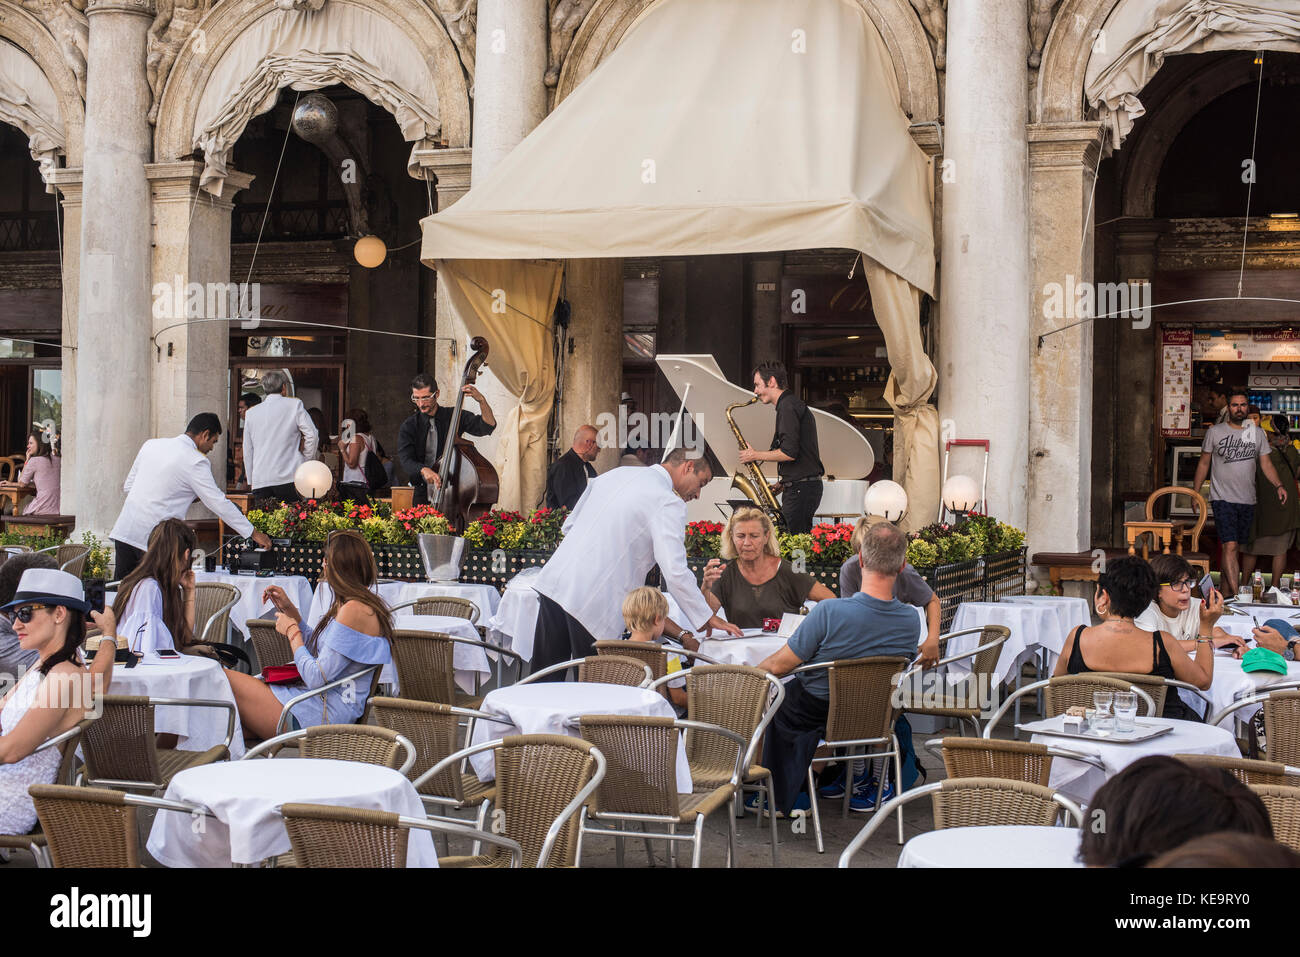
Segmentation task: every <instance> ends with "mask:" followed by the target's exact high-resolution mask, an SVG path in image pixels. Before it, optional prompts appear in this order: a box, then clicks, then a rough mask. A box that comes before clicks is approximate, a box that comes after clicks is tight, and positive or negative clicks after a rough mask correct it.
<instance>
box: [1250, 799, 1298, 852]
mask: <svg viewBox="0 0 1300 957" xmlns="http://www.w3.org/2000/svg"><path fill="white" fill-rule="evenodd" d="M1250 789H1251V790H1252V791H1254V792H1255V793H1256V794H1258V795H1259V799H1260V800H1261V801H1263V802H1264V807H1266V808H1268V816H1269V819H1270V820H1271V821H1272V822H1273V840H1275V841H1279V842H1281V843H1283V844H1285V845H1286V846H1287V847H1289V848H1291V850H1293V851H1300V788H1292V787H1278V786H1277V785H1274V784H1252V785H1250Z"/></svg>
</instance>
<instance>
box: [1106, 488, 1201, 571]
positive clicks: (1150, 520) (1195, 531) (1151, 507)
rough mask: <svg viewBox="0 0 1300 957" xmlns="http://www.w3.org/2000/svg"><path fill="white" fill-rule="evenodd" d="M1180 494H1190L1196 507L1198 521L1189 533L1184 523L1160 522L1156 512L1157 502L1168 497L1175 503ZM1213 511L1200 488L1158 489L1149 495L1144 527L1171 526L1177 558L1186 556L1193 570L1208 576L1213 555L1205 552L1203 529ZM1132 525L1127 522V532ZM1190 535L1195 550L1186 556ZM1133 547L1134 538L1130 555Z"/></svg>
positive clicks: (1144, 552) (1194, 507)
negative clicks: (1185, 551) (1197, 569)
mask: <svg viewBox="0 0 1300 957" xmlns="http://www.w3.org/2000/svg"><path fill="white" fill-rule="evenodd" d="M1179 495H1186V496H1188V497H1189V498H1191V500H1192V508H1193V510H1194V511H1195V512H1196V521H1195V522H1194V523H1193V525H1192V529H1191V531H1190V532H1189V531H1188V530H1187V528H1186V526H1185V524H1184V523H1183V522H1171V521H1164V522H1162V523H1161V522H1160V520H1158V519H1157V518H1156V511H1155V509H1156V502H1157V501H1159V500H1160V499H1162V498H1165V497H1166V496H1167V497H1169V498H1170V499H1171V500H1172V499H1175V498H1177V497H1178V496H1179ZM1170 504H1171V505H1172V504H1173V503H1172V501H1171V502H1170ZM1209 511H1210V507H1209V505H1207V504H1206V501H1205V498H1204V496H1202V495H1201V493H1200V492H1199V491H1197V490H1196V489H1191V488H1186V487H1184V486H1182V485H1166V486H1164V487H1163V488H1158V489H1156V490H1155V491H1154V492H1152V493H1151V494H1150V495H1148V496H1147V502H1146V521H1145V523H1142V524H1145V525H1147V526H1154V525H1156V524H1157V523H1160V524H1163V525H1165V526H1168V528H1169V530H1170V538H1171V539H1172V541H1173V545H1174V553H1175V554H1177V555H1182V556H1183V558H1185V559H1187V562H1188V564H1189V565H1191V566H1192V567H1194V568H1199V569H1200V570H1201V574H1202V575H1208V574H1209V573H1210V556H1209V555H1206V554H1205V553H1204V552H1202V551H1201V531H1202V529H1204V528H1205V521H1206V517H1207V516H1208V514H1209ZM1129 524H1130V523H1128V522H1125V523H1124V527H1125V529H1127V528H1128V526H1129ZM1175 530H1176V534H1175ZM1188 535H1191V537H1192V538H1191V542H1190V544H1191V549H1190V551H1188V552H1187V553H1186V554H1184V552H1183V539H1184V538H1185V537H1186V536H1188ZM1126 537H1127V536H1126ZM1132 545H1133V541H1132V539H1129V554H1130V555H1132V554H1133V547H1132ZM1168 551H1169V549H1168V547H1166V548H1165V552H1166V553H1168ZM1142 557H1143V558H1146V557H1147V553H1146V547H1145V545H1144V546H1143V550H1142Z"/></svg>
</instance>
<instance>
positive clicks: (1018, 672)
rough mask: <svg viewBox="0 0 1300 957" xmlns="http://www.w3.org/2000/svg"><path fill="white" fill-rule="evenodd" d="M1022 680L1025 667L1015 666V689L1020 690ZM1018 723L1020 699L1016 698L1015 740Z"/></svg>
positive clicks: (1018, 733) (1018, 729)
mask: <svg viewBox="0 0 1300 957" xmlns="http://www.w3.org/2000/svg"><path fill="white" fill-rule="evenodd" d="M1024 680H1025V669H1024V668H1016V690H1017V691H1019V690H1020V686H1021V684H1023V683H1024ZM1019 724H1020V699H1019V698H1017V699H1016V725H1017V727H1016V729H1015V732H1014V733H1015V737H1016V740H1017V741H1019V740H1020V728H1019V727H1018V725H1019Z"/></svg>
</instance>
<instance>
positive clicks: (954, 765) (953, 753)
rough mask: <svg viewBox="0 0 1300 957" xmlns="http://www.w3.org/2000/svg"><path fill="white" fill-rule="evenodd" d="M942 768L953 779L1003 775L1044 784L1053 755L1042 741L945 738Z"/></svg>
mask: <svg viewBox="0 0 1300 957" xmlns="http://www.w3.org/2000/svg"><path fill="white" fill-rule="evenodd" d="M942 747H943V768H944V771H946V772H947V774H948V777H949V778H950V779H952V778H1006V779H1008V780H1012V781H1025V782H1028V783H1030V784H1037V785H1040V786H1042V787H1047V780H1048V778H1049V777H1050V776H1051V773H1052V755H1051V754H1050V753H1049V751H1048V747H1047V745H1045V744H1036V743H1032V742H1029V741H999V740H993V739H990V738H944V739H943V743H942Z"/></svg>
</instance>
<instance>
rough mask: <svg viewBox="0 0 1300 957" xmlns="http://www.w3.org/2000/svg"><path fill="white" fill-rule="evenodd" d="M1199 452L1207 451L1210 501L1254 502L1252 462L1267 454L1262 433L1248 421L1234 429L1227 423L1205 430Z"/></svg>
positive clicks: (1253, 463) (1250, 503)
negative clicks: (1208, 455) (1208, 457)
mask: <svg viewBox="0 0 1300 957" xmlns="http://www.w3.org/2000/svg"><path fill="white" fill-rule="evenodd" d="M1201 451H1202V452H1210V453H1212V454H1213V458H1212V459H1211V461H1210V500H1211V501H1216V500H1217V501H1220V502H1236V503H1238V504H1240V505H1254V504H1255V463H1256V462H1257V461H1258V460H1259V459H1260V458H1261V457H1263V456H1264V455H1267V454H1268V451H1269V448H1268V443H1267V442H1266V441H1264V432H1263V430H1262V429H1260V428H1259V427H1258V426H1257V425H1255V424H1254V423H1253V422H1250V421H1249V420H1247V423H1246V425H1245V427H1243V428H1240V429H1234V428H1233V427H1232V426H1231V425H1230V424H1228V423H1227V422H1221V423H1219V424H1218V425H1212V426H1210V427H1209V428H1208V429H1206V430H1205V441H1204V442H1203V443H1201Z"/></svg>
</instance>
